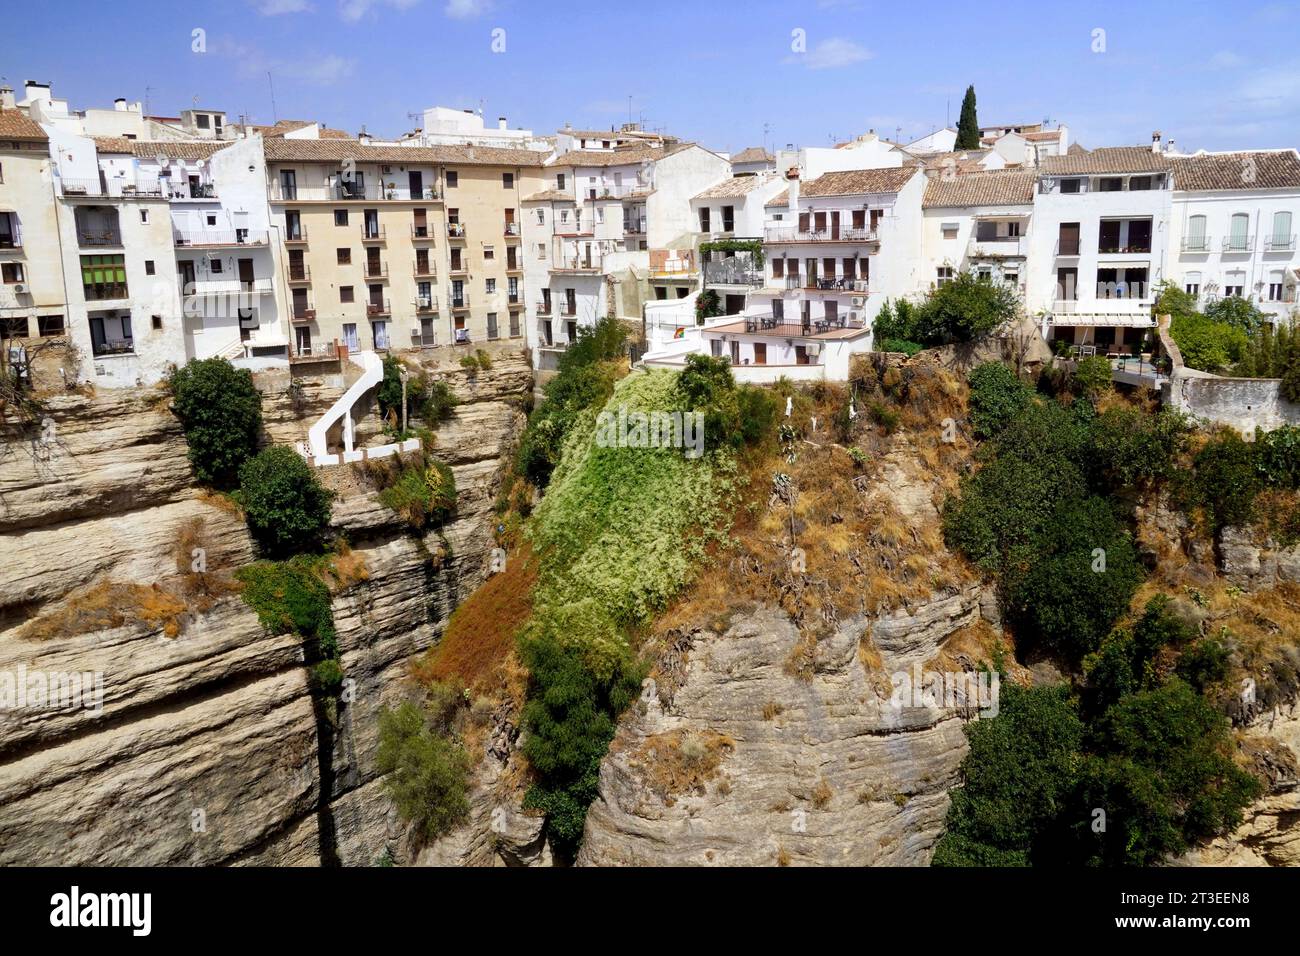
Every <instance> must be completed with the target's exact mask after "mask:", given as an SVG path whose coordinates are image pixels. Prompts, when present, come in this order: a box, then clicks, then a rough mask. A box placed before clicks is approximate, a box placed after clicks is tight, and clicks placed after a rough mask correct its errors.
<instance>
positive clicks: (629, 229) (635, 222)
mask: <svg viewBox="0 0 1300 956" xmlns="http://www.w3.org/2000/svg"><path fill="white" fill-rule="evenodd" d="M623 232H624V233H625V234H627V235H629V236H644V235H645V217H644V216H641V217H640V218H638V219H626V218H625V219H624V220H623Z"/></svg>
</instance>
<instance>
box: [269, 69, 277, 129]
mask: <svg viewBox="0 0 1300 956" xmlns="http://www.w3.org/2000/svg"><path fill="white" fill-rule="evenodd" d="M266 85H267V87H268V88H269V89H270V91H271V123H272V125H274V124H276V123H278V122H280V111H279V110H278V109H276V107H275V82H274V81H273V80H272V79H271V71H270V70H267V71H266Z"/></svg>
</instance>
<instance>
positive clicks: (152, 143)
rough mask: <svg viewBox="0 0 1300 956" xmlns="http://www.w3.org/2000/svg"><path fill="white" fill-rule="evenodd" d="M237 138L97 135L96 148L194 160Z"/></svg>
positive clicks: (102, 150) (205, 157) (205, 156)
mask: <svg viewBox="0 0 1300 956" xmlns="http://www.w3.org/2000/svg"><path fill="white" fill-rule="evenodd" d="M235 142H237V141H236V140H177V139H125V138H122V137H116V136H112V137H103V136H97V137H95V150H96V151H97V152H100V153H125V154H126V155H128V156H135V157H136V158H138V159H153V158H154V157H156V156H166V157H167V158H168V159H180V160H189V161H193V160H196V159H207V158H208V157H210V156H211V155H212V154H213V153H215V152H217V151H218V150H222V149H225V148H226V147H227V146H233V145H234V143H235Z"/></svg>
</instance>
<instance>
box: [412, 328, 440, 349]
mask: <svg viewBox="0 0 1300 956" xmlns="http://www.w3.org/2000/svg"><path fill="white" fill-rule="evenodd" d="M411 347H412V348H417V349H434V348H437V347H438V333H436V332H430V333H429V334H428V335H425V334H424V333H423V332H418V333H412V335H411Z"/></svg>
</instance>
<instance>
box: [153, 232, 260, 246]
mask: <svg viewBox="0 0 1300 956" xmlns="http://www.w3.org/2000/svg"><path fill="white" fill-rule="evenodd" d="M172 238H173V241H174V242H175V244H176V245H177V246H203V247H207V248H216V247H220V246H264V245H266V244H267V242H268V241H269V235H268V233H267V232H266V231H265V230H261V229H173V230H172Z"/></svg>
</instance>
